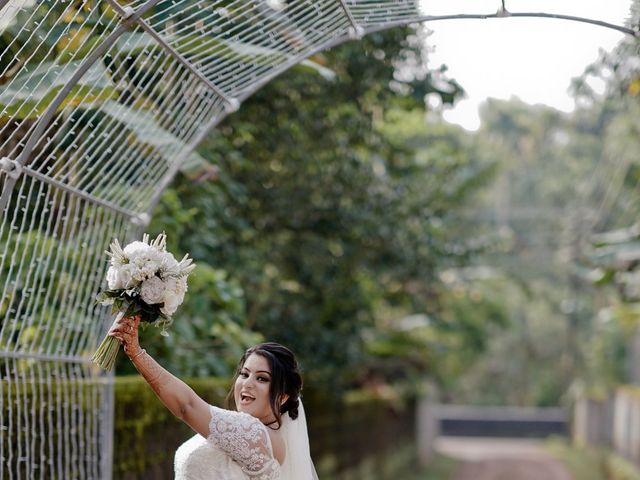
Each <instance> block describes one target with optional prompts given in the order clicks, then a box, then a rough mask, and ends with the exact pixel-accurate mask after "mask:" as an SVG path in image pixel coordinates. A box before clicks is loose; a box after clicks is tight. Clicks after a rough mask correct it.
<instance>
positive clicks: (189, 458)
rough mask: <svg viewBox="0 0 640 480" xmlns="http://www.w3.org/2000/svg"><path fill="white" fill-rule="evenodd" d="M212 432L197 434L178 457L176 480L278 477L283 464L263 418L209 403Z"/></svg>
mask: <svg viewBox="0 0 640 480" xmlns="http://www.w3.org/2000/svg"><path fill="white" fill-rule="evenodd" d="M210 411H211V420H210V422H209V435H208V437H207V438H206V439H205V438H204V437H202V436H201V435H195V436H194V437H192V438H191V439H189V440H187V441H186V442H185V443H183V444H182V445H181V446H180V448H178V451H177V452H176V457H175V474H176V476H175V480H279V479H280V465H279V464H278V461H277V460H276V459H275V458H274V457H273V450H272V447H271V439H270V437H269V433H268V432H267V427H265V426H264V425H263V424H262V422H260V420H258V419H257V418H255V417H252V416H251V415H248V414H246V413H240V412H233V411H231V410H224V409H222V408H218V407H214V406H210Z"/></svg>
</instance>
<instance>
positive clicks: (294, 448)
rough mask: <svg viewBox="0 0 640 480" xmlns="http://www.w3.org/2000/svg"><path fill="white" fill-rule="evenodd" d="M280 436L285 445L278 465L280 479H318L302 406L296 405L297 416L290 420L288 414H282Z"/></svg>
mask: <svg viewBox="0 0 640 480" xmlns="http://www.w3.org/2000/svg"><path fill="white" fill-rule="evenodd" d="M281 429H282V438H283V439H284V441H285V444H286V446H287V454H286V456H285V459H284V463H283V464H282V466H281V467H280V472H281V477H280V478H281V480H318V474H317V473H316V469H315V467H314V466H313V461H312V460H311V452H310V450H309V434H308V433H307V417H306V415H305V413H304V407H303V406H302V399H301V400H300V404H299V406H298V418H297V419H295V420H292V419H291V417H289V414H288V413H286V414H284V415H283V416H282V427H281Z"/></svg>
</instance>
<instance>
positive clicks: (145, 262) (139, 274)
mask: <svg viewBox="0 0 640 480" xmlns="http://www.w3.org/2000/svg"><path fill="white" fill-rule="evenodd" d="M134 243H142V242H134ZM143 245H144V244H143ZM125 250H126V248H125ZM162 257H163V253H162V252H159V251H158V250H156V249H155V248H152V247H149V246H148V245H147V246H146V248H144V249H142V248H140V249H137V250H135V251H133V253H131V254H130V257H129V262H130V265H132V266H133V267H134V272H133V278H135V279H136V280H137V281H139V282H143V281H145V280H147V279H148V278H151V277H154V276H155V275H156V273H158V271H159V270H160V267H161V265H162V262H163V258H162Z"/></svg>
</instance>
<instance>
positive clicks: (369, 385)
mask: <svg viewBox="0 0 640 480" xmlns="http://www.w3.org/2000/svg"><path fill="white" fill-rule="evenodd" d="M636 3H637V2H636ZM426 43H427V42H425V33H424V31H423V30H420V29H412V28H400V29H394V30H392V31H389V32H382V33H376V34H372V35H369V36H367V37H365V38H364V39H363V40H362V41H359V42H352V43H348V44H346V45H343V46H341V47H338V48H336V49H334V50H332V51H329V52H325V53H323V54H319V55H317V56H316V57H314V58H313V59H312V60H313V61H314V62H316V64H319V65H322V67H324V69H323V70H321V71H320V70H319V69H317V68H309V67H308V66H298V67H295V68H293V69H292V70H290V71H289V72H287V73H286V74H284V75H282V76H281V77H279V78H277V79H276V80H275V81H273V82H272V83H270V84H269V85H267V86H266V87H265V88H263V89H262V90H260V91H259V92H257V93H256V94H255V95H254V96H253V97H251V98H250V99H249V100H248V101H247V102H245V104H244V105H243V108H242V109H241V110H240V111H238V112H237V113H235V114H233V115H231V116H230V117H228V118H227V119H226V120H225V121H224V123H223V124H222V125H220V126H219V128H218V129H217V130H216V131H215V132H213V133H212V134H211V136H210V137H209V138H208V139H207V140H206V141H205V142H204V143H203V145H202V146H201V148H200V149H199V153H200V155H201V156H202V157H204V158H206V159H207V163H204V164H203V163H192V164H190V165H187V167H186V168H185V169H184V170H183V172H182V173H181V174H180V175H179V177H178V178H177V180H176V181H175V182H174V184H173V185H172V187H171V188H170V189H169V190H168V191H167V192H166V194H165V195H164V197H163V199H162V201H161V203H160V204H159V206H158V208H157V210H156V212H155V215H154V219H153V223H152V225H151V226H150V227H149V230H150V231H151V232H159V231H162V230H164V231H166V232H167V234H168V237H169V240H170V242H172V244H171V245H170V248H171V249H174V250H177V251H178V252H189V253H191V254H192V255H193V257H194V258H195V259H196V261H197V263H198V268H197V270H196V271H195V273H194V275H193V278H192V283H191V285H190V290H189V293H188V295H187V301H186V304H185V305H184V306H183V308H182V309H181V310H180V312H179V313H178V314H177V315H176V322H175V324H174V327H173V333H172V335H171V337H169V338H168V339H167V340H165V341H158V340H157V339H155V338H154V339H151V337H154V336H156V335H157V334H156V332H154V331H153V329H151V330H148V331H147V332H146V333H145V334H144V336H145V338H144V339H143V341H144V343H145V346H147V347H148V348H149V349H150V350H153V353H154V355H156V356H158V358H160V359H161V361H162V362H163V363H164V364H165V365H167V366H168V367H169V368H170V369H172V370H174V371H175V372H176V373H177V374H179V375H188V376H192V375H201V376H202V375H218V376H229V375H230V374H231V372H232V370H233V368H234V365H235V362H236V360H237V358H238V357H239V355H240V353H241V352H242V350H243V349H244V348H245V347H246V346H247V345H250V344H252V343H255V342H257V341H259V340H262V339H268V340H275V341H279V342H282V343H284V344H286V345H289V346H290V347H291V348H292V349H293V350H294V351H296V352H297V354H298V355H299V357H300V359H301V363H302V365H303V368H304V372H305V379H306V381H307V383H308V384H311V385H322V386H323V388H326V389H329V390H331V391H335V392H338V393H339V392H344V391H346V390H349V389H353V388H360V387H364V388H365V389H370V390H372V391H381V392H384V391H389V389H391V390H394V391H399V392H407V391H414V392H415V391H416V390H417V389H419V388H423V387H424V385H428V387H429V388H431V389H434V390H437V391H438V392H439V393H438V395H439V396H440V398H441V399H442V400H446V401H452V402H461V403H477V404H510V405H541V406H542V405H557V404H561V403H562V402H563V401H564V400H565V399H566V396H567V394H568V393H569V392H570V391H572V389H574V388H580V389H585V388H586V389H590V390H594V391H597V390H599V389H601V390H602V389H606V388H608V387H610V386H612V385H615V384H616V383H617V382H621V381H625V380H627V376H626V375H627V369H626V364H625V358H626V357H627V352H628V347H629V345H628V339H629V338H630V337H632V335H631V334H632V333H633V332H634V330H635V324H636V322H637V307H636V303H635V302H636V301H637V300H638V295H639V294H640V291H639V286H640V284H639V283H638V279H637V274H636V273H635V269H636V267H637V259H636V257H633V251H634V250H633V249H634V248H637V247H636V242H637V238H638V230H637V227H636V220H637V219H636V217H637V213H638V195H639V194H640V192H639V191H638V189H637V185H638V179H639V178H638V177H639V175H640V168H639V167H640V164H639V163H638V157H637V152H638V150H639V148H638V147H639V146H640V145H639V143H640V140H639V138H640V137H639V136H638V128H639V125H638V122H637V119H638V118H639V117H638V109H639V101H638V98H640V97H639V96H638V93H639V91H640V87H639V85H640V75H639V73H640V72H639V69H638V62H639V60H640V51H639V49H638V42H637V41H635V40H633V39H629V40H628V41H625V42H623V43H622V44H621V45H620V47H618V49H617V50H615V51H614V52H613V53H611V54H607V55H605V54H603V56H602V58H601V59H600V60H599V61H598V62H597V63H595V64H594V65H592V66H591V67H589V69H588V70H587V71H586V72H585V75H584V76H583V77H582V78H579V79H576V80H575V82H574V86H573V90H574V94H575V96H576V98H578V99H579V100H580V105H582V107H581V108H579V109H578V110H576V111H575V112H574V113H572V114H566V113H561V112H558V111H555V110H553V109H551V108H548V107H544V106H530V105H527V104H524V103H521V102H519V101H517V100H512V101H498V100H489V101H487V102H486V104H485V105H484V107H483V110H482V126H481V128H480V130H479V131H477V132H468V131H465V130H463V129H461V128H459V127H457V126H454V125H451V124H447V123H446V122H444V121H442V120H441V118H440V116H439V113H438V112H437V111H430V110H427V109H426V107H425V95H427V96H438V97H440V99H441V100H442V102H443V103H445V104H447V103H452V102H455V100H456V98H458V97H459V96H460V95H462V94H463V88H462V86H460V85H458V83H456V81H455V80H453V79H451V78H448V77H447V71H446V66H441V67H439V68H436V69H434V68H432V67H431V68H427V64H426V59H427V57H428V52H427V51H426V48H427V47H425V44H426ZM592 77H599V78H601V79H603V81H604V82H605V83H606V86H607V87H606V93H605V94H604V95H601V94H596V93H595V92H593V91H592V90H591V89H590V88H589V84H590V82H589V81H588V80H589V78H592ZM612 231H615V232H614V233H611V232H612ZM607 232H608V233H607ZM596 234H598V235H596ZM630 252H631V253H630ZM158 338H159V337H158ZM118 371H119V372H120V373H131V367H130V366H129V365H128V364H127V363H126V362H122V363H121V364H120V366H119V370H118Z"/></svg>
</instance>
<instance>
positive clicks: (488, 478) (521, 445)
mask: <svg viewBox="0 0 640 480" xmlns="http://www.w3.org/2000/svg"><path fill="white" fill-rule="evenodd" d="M436 449H437V450H438V451H439V452H440V453H443V454H445V455H447V456H449V457H452V458H456V459H459V460H462V461H463V463H462V466H461V467H460V469H459V470H458V472H457V473H456V476H455V477H454V480H542V479H544V480H574V479H573V478H572V477H571V475H570V474H569V472H568V470H567V469H566V468H565V466H564V465H563V464H562V463H560V462H559V461H558V460H556V459H555V458H553V457H552V456H551V455H549V454H548V453H547V452H546V451H545V450H544V448H542V447H541V445H540V443H539V442H538V441H535V440H515V439H486V438H462V437H461V438H454V437H443V438H440V439H439V440H438V443H437V444H436Z"/></svg>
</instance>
